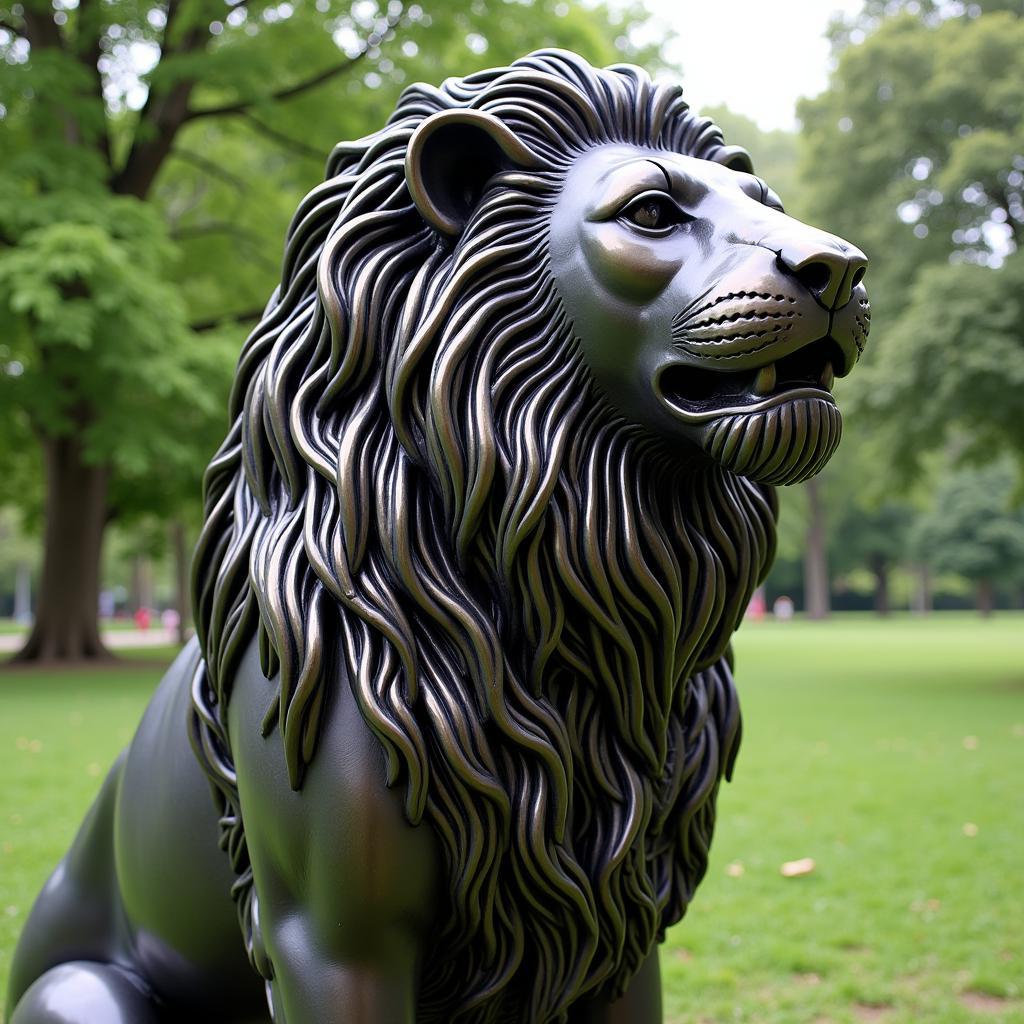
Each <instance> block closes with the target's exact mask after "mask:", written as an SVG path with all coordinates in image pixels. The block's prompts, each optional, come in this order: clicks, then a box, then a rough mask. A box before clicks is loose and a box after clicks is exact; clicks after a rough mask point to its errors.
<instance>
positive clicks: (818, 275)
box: [779, 242, 868, 310]
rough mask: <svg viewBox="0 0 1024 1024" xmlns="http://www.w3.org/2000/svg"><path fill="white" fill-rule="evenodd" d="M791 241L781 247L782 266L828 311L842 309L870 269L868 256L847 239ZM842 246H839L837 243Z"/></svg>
mask: <svg viewBox="0 0 1024 1024" xmlns="http://www.w3.org/2000/svg"><path fill="white" fill-rule="evenodd" d="M835 244H836V248H832V247H831V245H830V244H813V243H812V244H805V243H802V242H792V243H789V244H786V245H783V246H782V248H781V249H780V250H779V259H780V261H781V262H782V264H783V266H785V267H786V269H787V270H788V271H789V272H790V273H791V274H793V276H794V277H796V279H797V280H798V281H799V282H800V283H801V284H802V285H803V286H804V287H805V288H807V289H808V291H810V292H811V294H812V295H813V296H814V297H815V298H816V299H817V300H818V302H819V303H821V305H822V306H824V307H825V308H826V309H828V310H833V309H841V308H842V307H843V306H845V305H846V304H847V303H848V302H849V301H850V296H851V295H852V294H853V289H854V288H856V287H857V285H859V284H860V282H861V281H862V280H863V278H864V274H865V272H866V271H867V267H868V260H867V257H866V256H865V255H864V253H862V252H861V251H860V249H858V248H856V247H855V246H852V245H849V244H848V243H846V242H843V243H839V242H837V243H835ZM839 245H842V248H841V249H840V248H839V247H838V246H839Z"/></svg>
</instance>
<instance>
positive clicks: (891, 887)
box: [0, 615, 1024, 1024]
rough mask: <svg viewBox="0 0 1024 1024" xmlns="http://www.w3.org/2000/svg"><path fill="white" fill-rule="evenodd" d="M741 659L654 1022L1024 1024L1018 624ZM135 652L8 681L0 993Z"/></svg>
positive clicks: (1, 804) (828, 627)
mask: <svg viewBox="0 0 1024 1024" xmlns="http://www.w3.org/2000/svg"><path fill="white" fill-rule="evenodd" d="M736 648H737V658H738V670H737V674H738V679H739V686H740V691H741V694H742V697H743V705H744V717H745V738H744V742H743V749H742V751H741V754H740V759H739V763H738V766H737V773H736V779H735V781H734V782H733V784H732V785H730V786H727V787H725V789H724V790H723V792H722V795H721V799H720V805H719V806H720V817H719V827H718V833H717V836H716V838H715V845H714V848H713V852H712V858H711V865H710V868H709V871H708V877H707V879H706V881H705V882H704V884H703V886H702V887H701V889H700V891H699V893H698V896H697V899H696V900H695V902H694V905H693V907H692V908H691V911H690V913H689V915H688V917H687V919H686V920H685V921H684V922H683V923H682V924H681V925H679V926H678V927H677V928H675V929H673V931H672V932H671V933H670V935H669V939H668V943H667V945H666V948H665V950H664V952H663V956H662V962H663V971H664V977H665V1005H666V1020H667V1021H668V1022H669V1024H734V1022H749V1024H851V1022H852V1024H861V1022H882V1024H909V1022H914V1024H919V1022H923V1024H938V1022H942V1024H947V1022H948V1024H960V1022H965V1024H966V1022H969V1021H979V1020H982V1021H991V1022H993V1024H1011V1022H1020V1021H1024V618H1022V617H1020V616H1011V615H1006V616H998V617H996V618H994V619H993V620H991V621H988V622H982V621H980V620H977V619H975V618H974V617H972V616H966V615H938V616H934V617H932V618H930V619H926V620H919V619H913V618H910V617H900V618H895V619H893V620H891V621H889V622H878V621H876V620H874V619H871V618H869V617H860V616H858V617H844V618H839V619H836V620H835V621H833V622H831V623H827V624H812V623H801V622H795V623H789V624H785V625H783V624H776V623H763V624H761V623H753V624H748V625H746V626H744V628H743V629H742V630H741V631H740V634H739V636H738V637H737V644H736ZM144 656H145V657H147V658H153V659H154V665H153V668H152V669H148V668H144V667H143V668H140V667H138V666H136V667H134V668H122V669H117V670H112V671H101V672H88V673H86V672H83V673H78V674H76V675H70V674H56V675H55V674H44V673H25V672H20V673H8V674H4V675H0V773H2V777H3V778H4V779H5V780H6V783H7V785H6V786H5V787H4V789H3V790H2V791H0V989H2V987H3V985H4V980H5V978H6V973H7V968H8V964H9V960H10V953H11V950H12V948H13V944H14V941H15V938H16V936H17V933H18V930H19V928H20V925H21V922H22V921H23V919H24V916H25V914H26V912H27V910H28V907H29V905H30V903H31V900H32V899H33V898H34V895H35V893H36V891H37V890H38V888H39V886H40V884H41V883H42V881H43V879H44V878H45V876H46V874H47V873H48V872H49V870H50V868H51V867H52V866H53V864H54V862H55V861H56V860H57V859H58V858H59V856H60V855H61V853H62V852H63V851H64V849H65V847H66V846H67V844H68V842H69V841H70V839H71V837H72V835H73V834H74V830H75V828H76V827H77V824H78V821H79V819H80V818H81V815H82V813H83V812H84V810H85V808H86V807H87V805H88V803H89V801H90V800H91V799H92V796H93V795H94V793H95V791H96V788H97V786H98V784H99V781H100V776H101V774H102V773H103V772H104V771H105V770H106V768H107V766H108V765H109V763H110V761H111V760H112V759H113V757H114V755H115V754H116V752H117V751H118V750H119V749H120V747H121V746H123V744H124V743H125V742H126V741H127V740H128V738H129V737H130V735H131V732H132V730H133V729H134V726H135V722H136V720H137V718H138V716H139V713H140V711H141V709H142V706H143V705H144V704H145V701H146V699H147V697H148V695H149V693H150V692H151V690H152V688H153V685H154V684H155V683H156V681H157V678H158V676H159V674H160V670H161V665H162V663H165V662H166V661H167V660H169V652H167V651H146V652H145V655H144ZM965 825H969V826H974V828H968V829H967V832H974V833H975V834H973V835H968V834H966V833H965V828H964V827H965ZM801 857H813V858H814V860H815V862H816V868H815V871H814V872H813V873H812V874H810V875H808V876H805V877H802V878H793V879H787V878H783V877H782V876H781V875H780V873H779V866H780V865H781V864H782V863H783V862H784V861H789V860H794V859H796V858H801ZM737 865H738V866H740V867H741V868H742V873H740V870H739V868H738V867H737ZM730 866H732V870H731V872H730V870H729V869H730Z"/></svg>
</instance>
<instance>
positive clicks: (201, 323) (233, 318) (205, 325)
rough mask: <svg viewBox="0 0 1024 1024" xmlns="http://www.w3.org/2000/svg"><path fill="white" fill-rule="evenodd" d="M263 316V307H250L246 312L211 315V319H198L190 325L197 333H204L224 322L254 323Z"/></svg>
mask: <svg viewBox="0 0 1024 1024" xmlns="http://www.w3.org/2000/svg"><path fill="white" fill-rule="evenodd" d="M262 316H263V307H262V306H260V308H259V309H249V310H246V311H245V312H244V313H227V314H225V315H224V316H214V317H210V319H209V320H197V321H196V322H195V323H194V324H189V327H190V328H191V329H192V330H193V331H195V332H196V333H197V334H202V332H203V331H212V330H214V329H215V328H217V327H220V326H222V325H223V324H245V323H252V321H254V320H259V319H260V317H262Z"/></svg>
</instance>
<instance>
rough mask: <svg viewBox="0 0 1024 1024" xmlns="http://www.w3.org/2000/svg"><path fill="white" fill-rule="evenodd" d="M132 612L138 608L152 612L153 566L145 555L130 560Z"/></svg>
mask: <svg viewBox="0 0 1024 1024" xmlns="http://www.w3.org/2000/svg"><path fill="white" fill-rule="evenodd" d="M131 600H132V611H133V612H137V611H138V610H139V609H140V608H148V609H149V610H150V611H152V610H153V605H154V602H153V565H152V563H151V562H150V560H149V557H148V556H147V555H136V556H135V557H134V558H133V559H132V598H131Z"/></svg>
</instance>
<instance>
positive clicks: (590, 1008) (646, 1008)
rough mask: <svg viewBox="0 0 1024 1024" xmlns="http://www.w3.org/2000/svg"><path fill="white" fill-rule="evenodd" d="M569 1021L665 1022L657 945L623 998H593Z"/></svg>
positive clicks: (598, 1023) (583, 1023)
mask: <svg viewBox="0 0 1024 1024" xmlns="http://www.w3.org/2000/svg"><path fill="white" fill-rule="evenodd" d="M569 1024H662V1012H661V967H660V964H659V962H658V949H657V947H655V948H654V950H653V951H652V952H651V954H650V955H649V956H648V957H647V959H646V960H645V961H644V962H643V964H641V966H640V970H639V971H637V972H636V974H635V975H634V977H633V980H632V981H631V982H630V983H629V988H628V989H626V993H625V995H624V996H623V997H622V998H621V999H616V1000H615V1001H614V1002H609V1001H607V1000H604V999H593V1000H590V1001H589V1002H586V1003H583V1004H582V1005H580V1006H578V1007H575V1008H574V1009H573V1011H572V1013H571V1014H570V1015H569Z"/></svg>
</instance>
